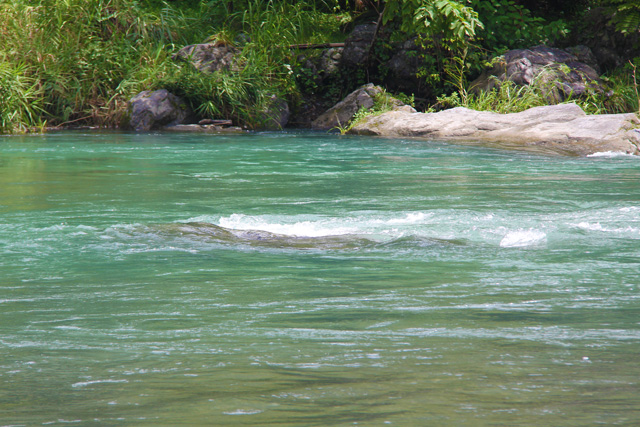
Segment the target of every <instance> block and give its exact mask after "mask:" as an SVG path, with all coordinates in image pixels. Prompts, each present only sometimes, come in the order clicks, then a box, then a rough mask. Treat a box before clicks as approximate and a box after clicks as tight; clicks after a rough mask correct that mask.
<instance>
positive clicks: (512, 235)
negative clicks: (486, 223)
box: [500, 229, 547, 248]
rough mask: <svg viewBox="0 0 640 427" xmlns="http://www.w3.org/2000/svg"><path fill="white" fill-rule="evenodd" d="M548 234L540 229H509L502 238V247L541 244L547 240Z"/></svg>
mask: <svg viewBox="0 0 640 427" xmlns="http://www.w3.org/2000/svg"><path fill="white" fill-rule="evenodd" d="M546 240H547V234H546V233H545V232H543V231H540V230H534V229H529V230H516V231H509V232H508V233H507V234H506V235H505V236H504V237H503V238H502V240H500V247H502V248H522V247H526V246H534V245H539V244H541V243H544V242H546Z"/></svg>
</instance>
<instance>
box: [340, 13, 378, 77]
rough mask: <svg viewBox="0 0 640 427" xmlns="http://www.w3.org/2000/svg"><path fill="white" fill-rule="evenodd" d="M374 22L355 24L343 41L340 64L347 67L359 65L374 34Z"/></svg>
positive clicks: (363, 61)
mask: <svg viewBox="0 0 640 427" xmlns="http://www.w3.org/2000/svg"><path fill="white" fill-rule="evenodd" d="M376 27H377V25H376V24H375V22H373V23H369V24H362V25H358V26H356V27H355V28H354V29H353V31H352V32H351V34H349V36H348V37H347V39H346V40H345V41H344V50H343V51H342V58H341V59H342V65H343V66H345V67H347V68H358V67H361V66H362V65H363V64H364V63H365V61H366V60H367V57H368V55H369V48H370V47H371V42H372V41H373V39H374V37H375V34H376Z"/></svg>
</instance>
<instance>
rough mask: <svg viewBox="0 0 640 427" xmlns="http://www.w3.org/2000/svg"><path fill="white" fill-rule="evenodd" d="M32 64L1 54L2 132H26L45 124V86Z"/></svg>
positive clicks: (0, 97) (0, 123) (0, 101)
mask: <svg viewBox="0 0 640 427" xmlns="http://www.w3.org/2000/svg"><path fill="white" fill-rule="evenodd" d="M30 72H31V70H30V68H29V67H28V66H27V65H25V64H22V63H18V64H11V63H9V62H6V61H5V60H4V59H3V58H2V57H0V133H8V132H12V133H13V132H27V131H29V130H31V128H33V127H39V126H42V123H41V122H40V120H39V117H40V114H41V113H42V105H41V102H40V101H41V99H42V88H41V87H40V86H39V85H38V83H37V81H35V79H33V78H32V77H30Z"/></svg>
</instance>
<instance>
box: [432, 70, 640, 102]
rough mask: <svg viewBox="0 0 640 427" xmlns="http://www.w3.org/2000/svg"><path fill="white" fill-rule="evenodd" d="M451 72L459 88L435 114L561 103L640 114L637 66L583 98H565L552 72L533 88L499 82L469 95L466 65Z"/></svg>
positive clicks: (538, 79)
mask: <svg viewBox="0 0 640 427" xmlns="http://www.w3.org/2000/svg"><path fill="white" fill-rule="evenodd" d="M452 64H453V65H452V66H451V67H450V68H449V69H447V74H448V82H449V83H450V84H451V85H452V86H454V87H455V88H456V90H455V91H454V92H453V93H451V94H450V95H445V96H441V97H439V98H438V99H437V101H438V102H437V103H436V104H435V105H434V106H433V107H432V110H435V109H442V108H451V107H466V108H470V109H473V110H477V111H493V112H496V113H516V112H520V111H524V110H527V109H529V108H533V107H540V106H543V105H550V104H557V103H568V102H571V103H575V104H577V105H579V106H580V107H581V108H582V109H583V110H584V112H585V113H587V114H618V113H630V112H638V113H640V99H639V98H638V86H637V82H636V80H635V79H634V76H635V67H636V66H635V65H634V63H633V62H630V66H626V67H622V68H620V69H617V70H615V71H614V72H612V73H610V74H608V75H603V76H601V84H602V85H601V86H596V85H592V86H591V87H587V91H586V92H585V93H584V94H582V95H581V96H572V94H569V95H568V96H564V95H562V94H560V92H559V90H558V88H557V87H556V82H555V79H554V74H553V71H552V70H543V71H542V72H541V73H540V74H539V75H538V76H537V77H536V78H535V79H534V80H533V81H532V82H531V84H529V85H525V86H520V85H516V84H515V83H514V82H512V81H510V80H506V81H499V80H497V79H496V81H495V84H494V87H493V88H491V89H490V90H476V91H473V92H471V91H469V90H468V88H467V82H466V79H465V74H464V71H465V70H464V66H463V64H464V61H463V59H460V60H459V61H456V62H452Z"/></svg>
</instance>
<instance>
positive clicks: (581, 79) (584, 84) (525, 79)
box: [470, 46, 603, 103]
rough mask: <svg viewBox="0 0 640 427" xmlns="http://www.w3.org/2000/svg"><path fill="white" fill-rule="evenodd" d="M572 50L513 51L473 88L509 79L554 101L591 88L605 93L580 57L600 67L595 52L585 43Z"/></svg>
mask: <svg viewBox="0 0 640 427" xmlns="http://www.w3.org/2000/svg"><path fill="white" fill-rule="evenodd" d="M573 52H575V53H576V54H574V53H571V52H569V51H567V50H562V49H555V48H550V47H547V46H536V47H533V48H531V49H514V50H510V51H508V52H506V53H505V54H504V55H502V56H501V57H499V58H496V59H495V60H494V65H493V67H492V68H491V69H490V70H487V71H485V72H484V73H483V74H482V75H481V76H480V77H479V78H478V79H476V80H475V81H473V82H472V83H471V84H470V88H471V91H472V92H479V91H487V90H491V89H492V88H493V87H495V86H497V85H499V84H500V83H501V82H504V81H505V80H510V81H512V82H514V83H515V84H516V85H518V86H528V85H533V84H535V85H537V86H538V87H539V88H540V89H541V90H542V91H543V92H544V93H545V96H546V97H547V98H548V99H549V101H550V102H551V103H557V102H562V101H564V100H566V99H568V98H571V97H574V98H575V97H580V96H582V95H584V94H586V93H587V92H588V91H589V90H591V91H596V92H602V91H603V89H602V87H601V86H600V82H599V75H598V72H597V71H596V70H595V69H594V68H593V67H592V66H591V65H589V64H587V63H585V62H581V61H580V59H579V58H578V56H577V55H581V57H582V59H583V60H585V61H589V62H591V63H592V64H593V65H594V66H596V67H597V63H595V61H594V59H593V54H591V52H590V50H589V49H588V48H587V47H585V46H579V47H576V48H574V49H573Z"/></svg>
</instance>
